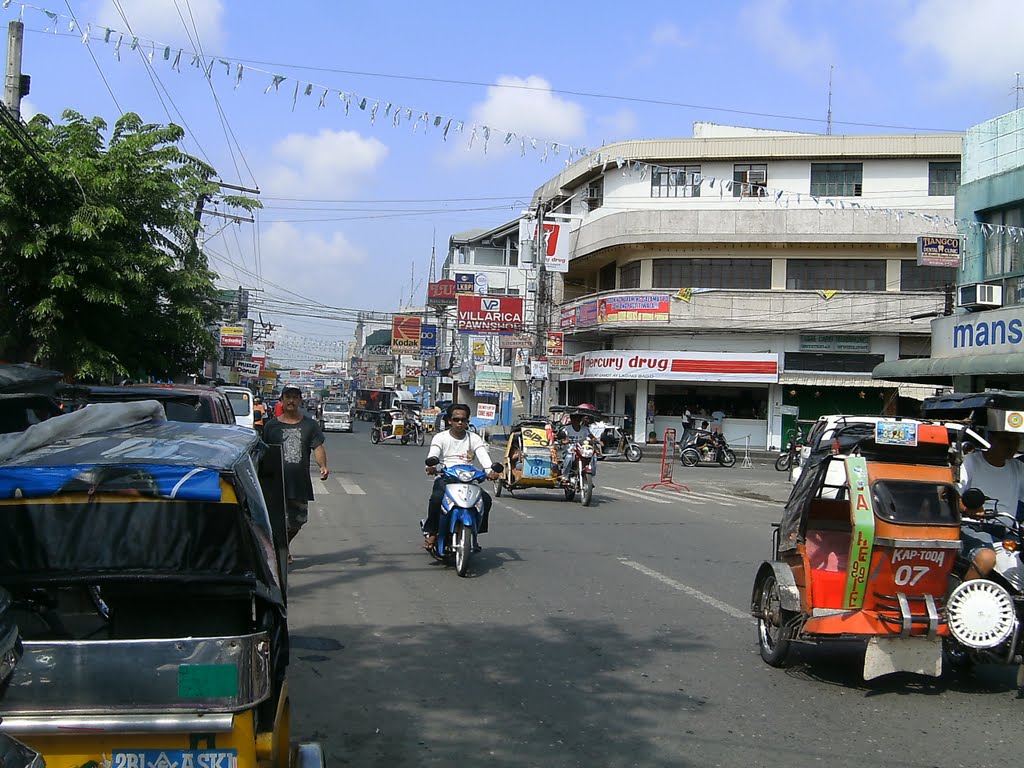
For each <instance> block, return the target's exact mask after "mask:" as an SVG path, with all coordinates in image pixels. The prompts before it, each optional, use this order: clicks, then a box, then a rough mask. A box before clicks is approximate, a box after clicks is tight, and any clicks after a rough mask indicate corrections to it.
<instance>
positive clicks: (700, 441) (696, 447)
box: [679, 432, 736, 467]
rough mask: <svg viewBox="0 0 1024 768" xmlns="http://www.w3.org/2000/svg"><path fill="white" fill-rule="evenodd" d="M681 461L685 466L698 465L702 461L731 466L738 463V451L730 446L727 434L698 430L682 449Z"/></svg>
mask: <svg viewBox="0 0 1024 768" xmlns="http://www.w3.org/2000/svg"><path fill="white" fill-rule="evenodd" d="M679 461H681V462H682V464H683V466H684V467H696V466H697V465H698V464H700V463H701V462H704V463H710V462H713V461H717V462H718V463H719V464H721V465H722V466H723V467H731V466H732V465H733V464H735V463H736V453H735V452H734V451H733V450H732V448H730V447H729V443H728V442H727V441H726V439H725V435H715V434H707V433H703V434H702V433H700V432H698V433H697V434H696V435H694V436H693V437H692V438H690V441H689V442H688V443H687V444H686V445H685V446H684V447H683V450H682V451H680V453H679Z"/></svg>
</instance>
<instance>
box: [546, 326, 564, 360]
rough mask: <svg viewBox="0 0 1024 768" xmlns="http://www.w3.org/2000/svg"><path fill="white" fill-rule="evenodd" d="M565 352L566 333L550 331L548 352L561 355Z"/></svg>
mask: <svg viewBox="0 0 1024 768" xmlns="http://www.w3.org/2000/svg"><path fill="white" fill-rule="evenodd" d="M564 353H565V334H564V333H562V332H561V331H549V332H548V354H549V355H555V356H556V357H557V356H560V355H562V354H564Z"/></svg>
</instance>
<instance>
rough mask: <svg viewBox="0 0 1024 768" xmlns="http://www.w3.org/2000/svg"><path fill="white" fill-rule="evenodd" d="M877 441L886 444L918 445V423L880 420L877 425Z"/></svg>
mask: <svg viewBox="0 0 1024 768" xmlns="http://www.w3.org/2000/svg"><path fill="white" fill-rule="evenodd" d="M875 442H876V443H884V444H885V445H917V424H912V423H909V422H905V421H880V422H878V424H877V425H876V426H875Z"/></svg>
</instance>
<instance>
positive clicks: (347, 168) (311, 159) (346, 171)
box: [260, 129, 388, 197]
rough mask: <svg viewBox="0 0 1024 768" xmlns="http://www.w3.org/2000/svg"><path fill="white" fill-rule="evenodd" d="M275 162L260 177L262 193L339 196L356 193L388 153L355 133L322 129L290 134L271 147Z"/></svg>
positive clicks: (372, 139)
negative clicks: (313, 132) (315, 132)
mask: <svg viewBox="0 0 1024 768" xmlns="http://www.w3.org/2000/svg"><path fill="white" fill-rule="evenodd" d="M272 154H273V156H274V158H275V159H276V161H277V162H276V163H274V164H272V165H271V166H270V168H269V169H268V170H267V171H266V172H264V173H263V174H261V175H260V178H261V179H265V182H264V183H263V188H264V190H265V192H266V194H268V195H270V196H277V197H289V196H292V197H318V196H320V197H341V196H343V195H345V194H347V193H349V192H352V191H354V190H356V189H357V188H358V187H359V185H360V184H361V183H362V182H363V181H365V179H366V178H367V177H368V176H370V175H372V174H373V172H374V171H376V170H377V167H378V166H379V165H380V163H381V162H382V161H383V160H384V158H385V157H386V156H387V154H388V148H387V146H385V145H384V144H383V143H382V142H381V141H379V140H377V139H375V138H364V137H363V136H360V135H359V133H357V132H356V131H332V130H329V129H324V130H322V131H320V133H318V134H316V135H309V134H301V133H293V134H290V135H288V136H286V137H285V138H284V139H282V140H281V141H279V142H278V143H277V144H275V145H274V147H273V149H272Z"/></svg>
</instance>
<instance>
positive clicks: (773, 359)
mask: <svg viewBox="0 0 1024 768" xmlns="http://www.w3.org/2000/svg"><path fill="white" fill-rule="evenodd" d="M566 378H571V379H654V380H657V381H738V382H742V381H748V382H759V383H768V384H774V383H777V382H778V380H779V356H778V355H777V354H774V353H767V352H750V353H735V352H637V351H635V350H629V351H617V350H606V351H602V352H587V353H585V354H582V355H576V357H575V358H573V372H572V374H571V375H569V376H567V377H566Z"/></svg>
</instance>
